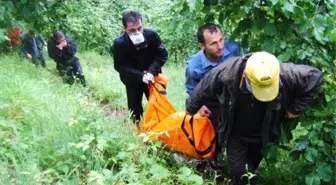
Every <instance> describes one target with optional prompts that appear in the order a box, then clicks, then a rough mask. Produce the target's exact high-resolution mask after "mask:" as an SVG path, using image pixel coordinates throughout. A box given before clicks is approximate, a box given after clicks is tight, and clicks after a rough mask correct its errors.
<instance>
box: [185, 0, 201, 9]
mask: <svg viewBox="0 0 336 185" xmlns="http://www.w3.org/2000/svg"><path fill="white" fill-rule="evenodd" d="M188 5H189V7H190V9H191V10H196V11H200V10H201V9H202V8H203V1H202V0H188Z"/></svg>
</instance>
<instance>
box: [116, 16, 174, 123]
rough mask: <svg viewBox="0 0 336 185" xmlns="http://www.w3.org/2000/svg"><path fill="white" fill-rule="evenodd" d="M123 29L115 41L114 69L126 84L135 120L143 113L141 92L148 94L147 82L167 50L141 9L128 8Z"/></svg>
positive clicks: (136, 121) (156, 71) (162, 60)
mask: <svg viewBox="0 0 336 185" xmlns="http://www.w3.org/2000/svg"><path fill="white" fill-rule="evenodd" d="M122 23H123V26H124V32H122V34H121V35H120V36H118V37H117V38H116V39H115V40H114V43H113V47H112V48H113V50H112V51H113V52H112V54H113V59H114V69H115V70H116V71H117V72H118V73H119V76H120V80H121V81H122V83H123V84H124V85H125V87H126V95H127V104H128V109H129V111H130V112H131V114H132V119H133V121H134V123H136V124H138V123H139V122H140V120H141V117H142V114H143V107H142V103H141V102H142V96H143V94H145V95H146V97H147V98H148V96H149V89H148V84H149V83H150V82H153V81H154V76H155V75H158V74H159V73H161V68H162V66H163V65H164V64H165V62H166V61H167V59H168V52H167V50H166V48H165V46H164V45H163V43H162V41H161V39H160V36H159V34H158V33H157V32H156V31H154V30H152V29H149V28H144V27H143V22H142V16H141V14H140V13H139V12H135V11H129V12H126V13H125V14H124V15H123V18H122Z"/></svg>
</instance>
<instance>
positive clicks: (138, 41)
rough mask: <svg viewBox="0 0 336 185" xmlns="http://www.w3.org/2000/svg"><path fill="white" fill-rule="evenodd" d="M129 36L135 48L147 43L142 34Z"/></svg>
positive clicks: (130, 34)
mask: <svg viewBox="0 0 336 185" xmlns="http://www.w3.org/2000/svg"><path fill="white" fill-rule="evenodd" d="M128 36H129V38H130V39H131V40H132V42H133V44H134V45H135V46H136V45H139V44H141V43H143V42H145V37H144V36H143V34H142V32H137V33H129V34H128Z"/></svg>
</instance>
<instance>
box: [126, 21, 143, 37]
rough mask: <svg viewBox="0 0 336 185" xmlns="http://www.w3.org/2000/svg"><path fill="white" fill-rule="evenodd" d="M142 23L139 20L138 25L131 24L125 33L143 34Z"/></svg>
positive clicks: (128, 24)
mask: <svg viewBox="0 0 336 185" xmlns="http://www.w3.org/2000/svg"><path fill="white" fill-rule="evenodd" d="M142 29H143V28H142V21H141V20H138V21H137V22H136V23H132V22H129V23H127V25H126V28H125V31H126V32H127V33H128V34H131V33H137V32H142Z"/></svg>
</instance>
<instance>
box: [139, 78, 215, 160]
mask: <svg viewBox="0 0 336 185" xmlns="http://www.w3.org/2000/svg"><path fill="white" fill-rule="evenodd" d="M154 80H155V83H153V84H150V86H149V88H150V89H149V99H148V105H147V109H146V112H145V114H144V120H143V122H142V124H141V127H140V128H141V133H143V134H150V138H151V139H152V140H157V139H158V140H160V141H161V142H162V144H163V145H164V146H165V147H167V148H170V149H172V150H174V151H178V152H181V153H184V154H186V155H187V156H190V157H193V158H196V159H208V158H211V157H212V156H213V154H214V152H215V148H216V144H215V131H214V129H213V127H212V123H211V121H210V120H209V118H207V117H201V116H199V115H195V116H190V115H188V114H186V113H185V112H177V111H176V109H175V108H174V106H173V105H172V104H171V103H170V102H169V101H168V98H167V95H166V87H167V83H168V79H167V78H166V77H165V76H163V75H162V74H160V75H158V76H156V77H155V78H154Z"/></svg>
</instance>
